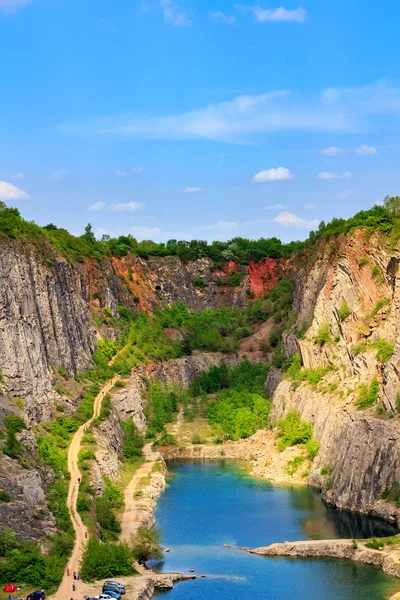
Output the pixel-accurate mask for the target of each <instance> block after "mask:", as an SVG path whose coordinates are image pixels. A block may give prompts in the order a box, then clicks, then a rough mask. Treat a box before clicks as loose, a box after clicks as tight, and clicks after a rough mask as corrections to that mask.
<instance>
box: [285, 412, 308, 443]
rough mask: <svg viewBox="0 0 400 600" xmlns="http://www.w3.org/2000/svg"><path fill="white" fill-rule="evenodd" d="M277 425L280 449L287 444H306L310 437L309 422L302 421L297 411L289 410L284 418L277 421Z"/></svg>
mask: <svg viewBox="0 0 400 600" xmlns="http://www.w3.org/2000/svg"><path fill="white" fill-rule="evenodd" d="M277 427H278V436H279V438H280V439H279V442H278V448H279V450H280V451H282V450H285V448H288V447H289V446H296V445H298V444H306V443H307V442H309V441H310V440H311V438H312V426H311V423H306V422H304V421H302V420H301V419H300V414H299V413H298V412H297V411H292V412H289V413H288V414H287V415H286V417H285V418H284V419H282V420H280V421H278V422H277Z"/></svg>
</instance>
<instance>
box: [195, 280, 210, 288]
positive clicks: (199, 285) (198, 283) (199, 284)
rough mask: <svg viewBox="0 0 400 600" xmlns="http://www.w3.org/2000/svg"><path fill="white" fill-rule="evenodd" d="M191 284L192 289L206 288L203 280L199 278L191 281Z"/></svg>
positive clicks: (206, 285) (206, 284)
mask: <svg viewBox="0 0 400 600" xmlns="http://www.w3.org/2000/svg"><path fill="white" fill-rule="evenodd" d="M192 283H193V287H195V288H199V289H204V288H206V287H208V283H207V282H206V281H204V279H202V278H201V277H196V278H195V279H193V281H192Z"/></svg>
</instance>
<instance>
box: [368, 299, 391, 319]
mask: <svg viewBox="0 0 400 600" xmlns="http://www.w3.org/2000/svg"><path fill="white" fill-rule="evenodd" d="M389 302H390V300H389V299H388V298H379V300H377V301H376V303H375V305H374V307H373V309H372V310H371V316H372V317H375V316H376V315H377V314H378V312H379V311H380V310H381V308H383V307H384V306H386V304H389Z"/></svg>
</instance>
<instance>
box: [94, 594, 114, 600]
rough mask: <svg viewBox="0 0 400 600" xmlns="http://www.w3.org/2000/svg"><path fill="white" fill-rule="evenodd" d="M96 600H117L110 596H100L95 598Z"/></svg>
mask: <svg viewBox="0 0 400 600" xmlns="http://www.w3.org/2000/svg"><path fill="white" fill-rule="evenodd" d="M94 600H115V598H114V597H113V596H110V594H100V595H99V596H95V597H94Z"/></svg>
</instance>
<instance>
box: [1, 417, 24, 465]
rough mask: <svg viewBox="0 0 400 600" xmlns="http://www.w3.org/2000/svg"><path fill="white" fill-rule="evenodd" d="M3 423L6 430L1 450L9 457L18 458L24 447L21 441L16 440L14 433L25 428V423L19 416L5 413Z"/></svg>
mask: <svg viewBox="0 0 400 600" xmlns="http://www.w3.org/2000/svg"><path fill="white" fill-rule="evenodd" d="M4 425H5V426H6V430H7V439H6V443H5V445H4V446H3V448H2V451H3V452H4V454H7V456H9V457H10V458H20V457H21V455H22V453H23V451H24V447H23V445H22V444H21V442H20V441H19V440H17V437H16V434H17V433H19V432H20V431H22V430H23V429H26V425H25V423H24V421H23V420H22V419H21V417H18V415H14V414H9V415H7V417H6V418H5V419H4Z"/></svg>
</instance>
